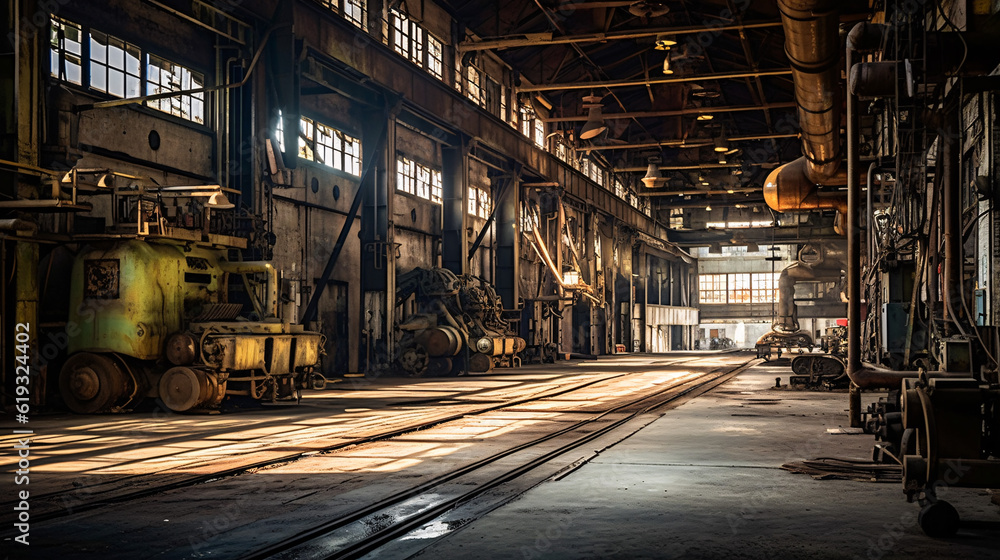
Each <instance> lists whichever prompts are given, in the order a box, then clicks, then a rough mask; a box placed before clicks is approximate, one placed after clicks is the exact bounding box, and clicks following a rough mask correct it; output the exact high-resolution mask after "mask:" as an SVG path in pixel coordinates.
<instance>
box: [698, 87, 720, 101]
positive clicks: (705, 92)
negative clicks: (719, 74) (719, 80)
mask: <svg viewBox="0 0 1000 560" xmlns="http://www.w3.org/2000/svg"><path fill="white" fill-rule="evenodd" d="M720 95H721V93H720V92H719V90H717V89H706V88H705V86H703V85H701V84H691V97H697V98H699V99H714V98H716V97H719V96H720Z"/></svg>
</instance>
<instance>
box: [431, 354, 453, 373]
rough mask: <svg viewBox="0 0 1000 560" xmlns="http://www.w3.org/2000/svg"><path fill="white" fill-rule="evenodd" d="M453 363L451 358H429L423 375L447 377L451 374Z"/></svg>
mask: <svg viewBox="0 0 1000 560" xmlns="http://www.w3.org/2000/svg"><path fill="white" fill-rule="evenodd" d="M453 368H454V363H453V362H452V360H451V358H431V359H430V362H429V363H428V364H427V371H426V372H424V377H448V376H450V375H452V369H453Z"/></svg>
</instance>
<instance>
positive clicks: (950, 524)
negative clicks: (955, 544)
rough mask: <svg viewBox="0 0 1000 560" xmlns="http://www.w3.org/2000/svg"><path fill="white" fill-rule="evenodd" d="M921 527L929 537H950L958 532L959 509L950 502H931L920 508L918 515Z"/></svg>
mask: <svg viewBox="0 0 1000 560" xmlns="http://www.w3.org/2000/svg"><path fill="white" fill-rule="evenodd" d="M917 522H918V523H920V528H921V529H923V531H924V534H925V535H927V536H928V537H934V538H948V537H953V536H955V533H956V532H958V524H959V518H958V511H957V510H956V509H955V507H954V506H952V505H951V504H949V503H948V502H945V501H942V500H938V501H936V502H931V503H929V504H927V505H926V506H924V507H923V508H922V509H921V510H920V515H918V516H917Z"/></svg>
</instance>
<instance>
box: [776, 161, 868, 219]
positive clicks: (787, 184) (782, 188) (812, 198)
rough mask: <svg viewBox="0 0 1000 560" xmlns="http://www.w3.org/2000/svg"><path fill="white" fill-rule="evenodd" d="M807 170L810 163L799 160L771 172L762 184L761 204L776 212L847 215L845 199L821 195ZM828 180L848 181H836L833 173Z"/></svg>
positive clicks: (836, 195) (837, 195) (833, 194)
mask: <svg viewBox="0 0 1000 560" xmlns="http://www.w3.org/2000/svg"><path fill="white" fill-rule="evenodd" d="M810 166H811V162H810V160H809V159H807V158H805V157H801V158H799V159H797V160H795V161H793V162H791V163H787V164H785V165H782V166H781V167H777V168H775V169H773V170H772V171H771V172H770V173H769V174H768V175H767V179H766V180H765V181H764V201H765V202H767V205H768V206H770V207H771V208H772V209H774V210H776V211H778V212H788V211H801V210H836V211H838V212H840V213H841V214H843V215H846V214H847V198H846V197H845V196H844V194H843V193H838V192H834V193H824V192H820V191H819V189H818V188H817V186H816V182H815V181H814V180H813V179H811V178H810V173H809V168H810ZM831 177H832V178H835V179H836V180H837V181H840V180H846V179H847V177H843V178H838V176H837V174H836V173H835V174H833V175H832V176H831ZM855 181H857V179H855Z"/></svg>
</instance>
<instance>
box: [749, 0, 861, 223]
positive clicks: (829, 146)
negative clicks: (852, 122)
mask: <svg viewBox="0 0 1000 560" xmlns="http://www.w3.org/2000/svg"><path fill="white" fill-rule="evenodd" d="M836 6H837V5H836V3H835V2H833V1H831V0H778V9H779V10H780V11H781V21H782V25H783V27H784V30H785V53H786V54H787V55H788V59H789V61H791V65H792V79H793V81H794V83H795V101H796V103H797V104H798V107H799V126H800V128H801V131H802V151H803V152H804V153H805V156H804V157H803V158H801V159H799V160H796V161H793V162H792V163H789V164H787V165H783V166H781V167H778V168H776V169H775V170H774V171H772V172H771V173H770V175H768V177H767V181H766V182H765V186H764V200H765V201H766V202H767V204H768V206H770V207H771V208H773V209H775V210H777V211H778V212H785V211H789V210H818V209H824V208H833V209H837V210H839V211H842V212H843V211H844V210H846V204H847V201H846V198H845V197H844V196H843V195H832V196H825V197H820V196H818V195H816V189H817V187H816V185H817V184H830V181H831V179H835V177H836V176H837V171H838V170H839V169H840V162H841V159H842V154H841V153H840V105H841V97H840V87H839V85H838V83H837V81H838V71H839V64H840V36H839V35H838V33H837V26H838V23H839V12H838V10H837V7H836ZM836 180H837V181H838V182H839V181H840V180H842V179H840V178H837V179H836ZM814 195H816V196H814Z"/></svg>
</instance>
